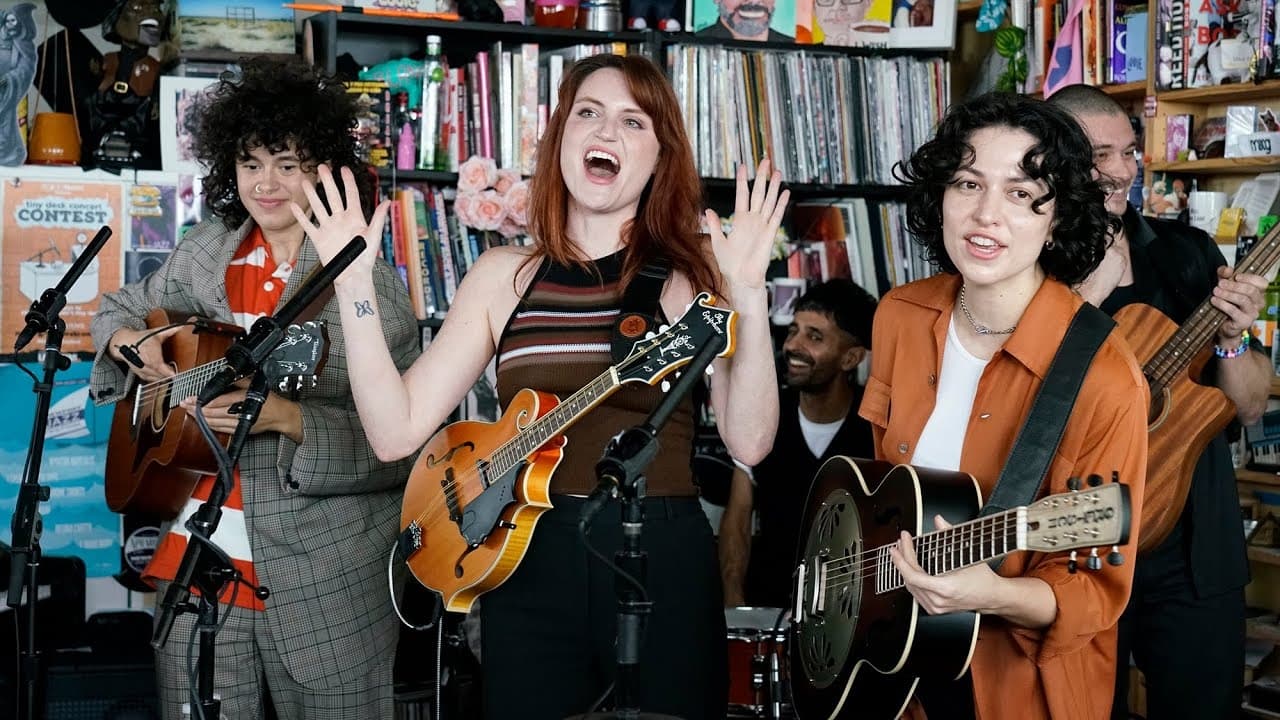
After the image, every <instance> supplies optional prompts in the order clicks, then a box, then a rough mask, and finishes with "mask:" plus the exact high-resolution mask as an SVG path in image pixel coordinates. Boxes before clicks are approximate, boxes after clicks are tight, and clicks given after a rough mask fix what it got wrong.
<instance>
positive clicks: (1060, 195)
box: [894, 93, 1118, 285]
mask: <svg viewBox="0 0 1280 720" xmlns="http://www.w3.org/2000/svg"><path fill="white" fill-rule="evenodd" d="M993 127H994V128H1010V129H1016V130H1022V131H1024V132H1026V133H1027V134H1029V135H1030V136H1031V137H1032V138H1034V140H1035V144H1034V145H1032V147H1031V149H1030V150H1028V151H1027V154H1026V156H1025V157H1023V159H1022V162H1021V167H1022V170H1023V172H1025V173H1026V174H1027V177H1029V178H1031V179H1033V180H1042V181H1044V183H1045V184H1046V185H1048V187H1049V191H1048V192H1047V193H1045V194H1044V195H1043V196H1041V197H1039V198H1036V199H1035V201H1034V202H1033V203H1032V206H1031V207H1032V209H1033V210H1035V211H1036V212H1042V208H1043V207H1044V206H1045V205H1047V204H1049V203H1050V202H1052V203H1053V223H1052V230H1051V233H1052V242H1050V243H1048V244H1046V245H1045V247H1044V249H1043V250H1041V252H1040V259H1039V263H1040V267H1041V268H1042V269H1043V270H1044V271H1045V273H1046V274H1047V275H1049V276H1050V277H1053V278H1056V279H1058V280H1060V281H1062V282H1064V283H1066V284H1068V285H1073V284H1075V283H1078V282H1080V281H1082V280H1084V279H1085V278H1086V277H1088V276H1089V273H1091V272H1093V270H1094V269H1095V268H1096V267H1098V264H1099V263H1100V262H1102V257H1103V255H1104V254H1105V252H1106V249H1107V246H1108V245H1109V244H1110V242H1111V239H1112V237H1113V233H1114V231H1115V230H1116V229H1117V227H1118V223H1117V221H1116V220H1115V219H1114V218H1112V217H1111V216H1110V215H1109V214H1108V213H1107V209H1106V206H1105V205H1104V204H1103V202H1104V198H1105V194H1104V193H1103V191H1102V188H1101V186H1100V185H1099V184H1098V182H1097V181H1096V180H1095V179H1094V177H1093V148H1092V146H1091V145H1090V144H1089V138H1088V137H1087V136H1086V135H1085V134H1084V131H1083V130H1081V129H1080V126H1079V125H1078V124H1077V123H1076V121H1075V120H1074V119H1073V118H1072V117H1071V116H1070V115H1069V114H1067V113H1066V112H1064V111H1063V110H1061V109H1060V108H1057V107H1054V106H1052V105H1050V104H1048V103H1046V102H1043V101H1041V100H1036V99H1033V98H1029V97H1025V96H1022V95H1014V94H1009V93H989V94H986V95H981V96H978V97H976V98H971V99H969V100H967V101H965V102H963V103H960V104H958V105H953V106H952V107H951V109H950V110H948V111H947V115H946V117H944V118H943V120H942V123H941V124H940V125H939V126H938V131H937V133H936V134H935V135H934V137H933V139H931V140H929V141H928V142H926V143H925V144H924V145H921V146H920V147H919V148H918V149H917V150H916V151H915V152H914V153H913V154H912V155H911V158H910V159H909V160H907V161H906V162H900V163H898V164H897V165H896V166H895V167H894V176H895V177H897V178H898V180H899V181H901V182H903V183H905V184H906V185H907V188H908V190H907V192H908V198H907V227H908V229H909V230H910V231H911V234H912V235H913V236H914V238H915V240H916V242H917V243H919V244H920V245H921V246H922V247H923V248H924V252H925V257H926V258H927V259H928V260H929V261H930V262H931V263H933V264H934V265H935V266H936V267H938V268H939V269H940V270H942V271H943V272H947V273H956V272H958V270H957V269H956V265H955V263H954V262H952V260H951V258H950V257H949V256H948V255H947V250H946V247H945V245H944V244H943V237H942V199H943V196H944V195H945V194H946V190H947V188H948V187H949V186H950V185H951V183H952V182H954V180H955V175H956V172H957V171H958V170H960V169H961V168H964V167H968V166H969V165H971V164H972V163H973V161H974V150H973V146H972V145H970V144H969V141H970V138H972V137H973V134H974V133H975V132H977V131H978V130H982V129H985V128H993Z"/></svg>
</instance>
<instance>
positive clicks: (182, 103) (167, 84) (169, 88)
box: [160, 75, 218, 175]
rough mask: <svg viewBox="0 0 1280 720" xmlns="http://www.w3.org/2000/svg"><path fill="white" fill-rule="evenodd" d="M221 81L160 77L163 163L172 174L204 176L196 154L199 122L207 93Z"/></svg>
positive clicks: (161, 157) (161, 150)
mask: <svg viewBox="0 0 1280 720" xmlns="http://www.w3.org/2000/svg"><path fill="white" fill-rule="evenodd" d="M217 82H218V80H217V78H193V77H171V76H169V75H165V76H162V77H161V78H160V164H161V166H162V169H163V170H164V171H165V172H168V173H180V174H183V175H202V174H203V173H202V171H201V169H200V164H199V163H198V162H196V159H195V156H194V155H193V154H192V153H193V148H194V144H195V135H194V132H195V128H196V119H197V118H198V117H199V107H200V103H201V102H202V100H203V99H204V91H205V90H206V89H208V88H209V87H210V86H211V85H214V84H216V83H217Z"/></svg>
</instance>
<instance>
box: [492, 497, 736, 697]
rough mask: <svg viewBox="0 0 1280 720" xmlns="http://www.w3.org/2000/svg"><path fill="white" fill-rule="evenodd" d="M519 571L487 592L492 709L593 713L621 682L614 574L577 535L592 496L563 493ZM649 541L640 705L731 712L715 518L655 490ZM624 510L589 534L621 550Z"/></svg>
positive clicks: (609, 553) (605, 516)
mask: <svg viewBox="0 0 1280 720" xmlns="http://www.w3.org/2000/svg"><path fill="white" fill-rule="evenodd" d="M552 502H553V503H554V504H555V509H553V510H549V511H547V512H546V513H545V514H543V516H542V518H541V519H540V520H539V521H538V526H537V529H536V530H535V531H534V534H533V541H532V543H531V544H530V547H529V551H528V552H527V553H526V555H525V558H524V560H523V561H522V562H521V564H520V567H519V568H518V569H517V570H516V572H515V574H514V575H513V576H512V577H511V579H510V580H508V581H507V582H506V583H504V584H503V585H502V586H501V587H499V588H497V589H496V590H494V591H492V592H490V593H488V594H486V595H484V596H483V597H482V598H481V599H480V612H481V641H482V645H481V660H480V664H481V668H482V674H483V685H484V691H483V692H484V715H485V717H486V718H492V719H493V720H497V719H498V718H502V719H503V720H509V719H510V718H521V719H522V720H561V719H562V718H565V717H568V716H571V715H576V714H580V713H585V712H586V711H587V710H588V709H589V708H590V706H591V704H592V703H593V702H595V700H596V699H597V698H598V697H600V695H601V694H602V693H603V692H604V691H605V690H606V689H607V688H608V686H609V683H610V682H612V681H613V679H614V665H615V644H614V640H615V636H616V633H617V631H616V627H617V622H616V619H617V611H618V605H617V594H616V591H615V577H614V573H613V571H612V570H611V569H610V568H609V567H607V566H606V565H604V564H603V563H601V562H600V561H599V560H598V559H596V558H595V557H593V556H592V555H590V554H589V553H588V552H587V550H586V548H585V547H584V546H583V544H582V541H581V539H580V536H579V534H578V512H579V509H580V508H581V505H582V502H583V501H582V499H580V498H574V497H566V496H556V497H554V498H553V499H552ZM645 513H646V520H645V525H644V531H643V536H642V538H641V545H642V547H643V549H644V550H645V551H646V552H647V553H648V569H647V582H646V587H647V589H648V593H649V599H650V600H651V601H652V602H653V613H652V614H651V615H650V616H649V618H648V622H647V627H646V630H645V634H644V637H643V641H642V642H643V644H642V647H641V655H640V670H639V676H640V677H639V683H640V694H639V697H640V709H641V710H642V711H645V712H653V713H663V714H667V715H674V716H676V717H679V718H682V720H702V719H703V718H723V717H724V716H725V712H726V709H727V706H728V659H727V649H726V645H727V640H726V636H725V619H724V604H723V593H722V592H721V588H720V574H719V569H718V560H717V556H716V549H715V541H714V538H713V536H712V533H711V526H710V524H709V523H708V522H707V518H706V516H705V515H704V514H703V512H702V508H701V506H700V505H699V504H698V501H697V499H696V498H648V499H647V500H646V502H645ZM621 528H622V526H621V513H620V510H619V507H618V506H617V504H611V505H610V506H608V507H606V508H605V509H604V511H603V512H601V513H600V514H599V515H598V516H596V520H595V523H594V526H593V529H592V531H591V542H592V545H593V546H595V547H596V549H598V550H599V551H600V552H601V553H603V554H604V555H605V557H607V558H609V559H610V560H612V559H613V554H614V551H616V550H617V549H618V548H619V547H620V545H621V542H622V529H621Z"/></svg>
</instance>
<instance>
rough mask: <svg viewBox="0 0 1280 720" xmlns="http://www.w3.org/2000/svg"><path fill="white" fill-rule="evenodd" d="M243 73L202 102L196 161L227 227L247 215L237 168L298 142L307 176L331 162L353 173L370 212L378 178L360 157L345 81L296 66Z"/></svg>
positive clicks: (258, 66)
mask: <svg viewBox="0 0 1280 720" xmlns="http://www.w3.org/2000/svg"><path fill="white" fill-rule="evenodd" d="M240 68H241V71H240V73H239V74H238V75H237V74H233V73H224V74H223V76H222V77H221V78H220V79H219V81H218V83H217V85H215V86H214V87H213V88H212V89H211V90H210V91H209V97H208V99H207V100H206V101H204V102H202V103H201V104H200V109H201V111H202V114H201V116H200V119H199V123H198V130H197V132H196V139H195V156H196V158H197V159H199V160H200V162H201V163H203V164H204V166H205V168H206V170H207V171H206V173H205V176H204V193H205V199H206V202H207V203H208V205H209V209H210V211H211V212H212V213H213V214H214V215H217V216H218V217H220V218H222V222H223V224H224V225H226V226H227V228H228V229H234V228H237V227H239V226H240V225H241V223H243V222H244V221H245V220H246V219H248V217H249V211H248V210H246V209H245V207H244V204H243V203H241V202H240V196H239V194H238V193H237V192H236V162H237V161H243V160H246V159H248V157H249V153H250V152H251V151H252V150H255V149H257V148H260V147H264V148H266V149H267V150H269V151H271V152H273V153H277V152H281V151H283V150H286V149H288V147H289V145H290V143H292V144H293V146H294V150H295V152H297V154H298V159H299V160H301V161H302V166H303V167H304V168H305V169H306V170H307V171H310V170H313V169H314V168H315V166H316V165H317V164H319V163H328V164H329V165H330V166H331V167H332V168H333V169H334V170H335V171H337V169H338V168H340V167H343V166H346V167H349V168H351V170H352V172H353V173H354V174H355V177H356V183H357V185H359V188H360V199H361V203H362V207H363V208H364V210H365V214H366V215H369V214H370V213H371V212H372V209H373V206H374V205H375V204H376V203H375V202H374V199H375V198H376V197H377V177H376V176H375V175H374V174H373V172H372V171H371V170H370V169H369V166H368V165H367V164H366V163H364V162H363V161H361V160H360V159H359V158H358V157H357V156H356V144H355V140H354V138H353V136H352V134H351V133H352V130H354V129H355V126H356V103H355V99H354V98H353V97H352V96H351V95H350V94H348V93H347V91H346V88H345V87H343V85H342V82H341V81H340V80H338V79H337V78H335V77H332V76H328V75H324V74H322V73H320V72H319V71H317V70H315V69H313V68H311V67H310V66H309V65H306V64H304V63H302V62H301V61H298V60H277V59H273V58H259V57H255V58H246V59H245V60H244V61H243V62H242V63H241V66H240Z"/></svg>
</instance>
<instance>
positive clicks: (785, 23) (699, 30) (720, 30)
mask: <svg viewBox="0 0 1280 720" xmlns="http://www.w3.org/2000/svg"><path fill="white" fill-rule="evenodd" d="M837 2H839V0H837ZM687 8H688V12H687V15H688V17H687V18H686V19H685V21H686V25H687V26H688V27H689V29H690V30H692V31H693V34H694V35H697V36H698V37H708V38H718V39H721V40H759V41H766V42H784V43H785V42H794V41H795V36H796V4H795V0H689V3H688V5H687Z"/></svg>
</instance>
